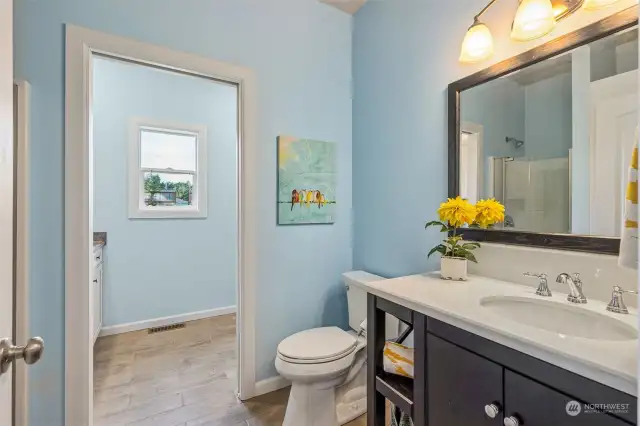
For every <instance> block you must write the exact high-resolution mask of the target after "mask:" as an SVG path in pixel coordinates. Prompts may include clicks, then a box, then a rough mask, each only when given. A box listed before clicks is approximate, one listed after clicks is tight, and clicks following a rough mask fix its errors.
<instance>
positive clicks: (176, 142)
mask: <svg viewBox="0 0 640 426" xmlns="http://www.w3.org/2000/svg"><path fill="white" fill-rule="evenodd" d="M66 32H67V34H66V35H67V47H66V123H65V127H66V135H65V148H66V157H65V159H66V164H65V170H66V174H65V258H66V267H65V271H66V291H65V294H66V304H65V306H66V307H65V309H66V324H65V340H66V350H65V374H66V397H65V405H66V406H65V414H66V424H87V425H91V424H110V425H111V424H115V423H117V421H116V420H117V419H115V417H113V416H114V415H116V414H117V415H119V416H120V417H122V418H121V419H120V420H123V421H124V423H133V422H135V421H143V420H144V419H138V418H136V419H132V418H131V416H133V417H136V416H138V417H139V416H140V415H142V414H146V415H145V419H148V420H145V421H152V420H153V421H156V420H157V421H160V419H155V418H154V415H155V414H162V413H167V412H170V411H171V412H172V414H171V415H179V414H180V410H181V409H182V411H183V412H185V413H186V412H192V411H193V410H205V409H206V408H205V407H208V408H210V407H211V404H198V403H197V401H198V399H197V398H199V397H201V396H202V395H203V394H205V393H206V392H203V390H204V389H202V388H200V389H198V390H194V389H195V388H197V387H198V386H196V385H198V384H200V385H205V384H206V385H209V386H210V387H211V386H215V382H216V381H218V382H219V384H222V383H223V384H224V395H225V397H226V398H229V401H231V400H234V401H236V402H237V397H239V398H240V399H241V400H245V399H249V398H251V397H253V396H254V395H255V393H256V389H255V347H254V344H255V343H254V341H255V318H254V315H255V276H254V272H253V270H254V269H255V268H249V267H248V265H254V264H255V257H254V253H253V250H252V248H253V247H255V243H254V241H253V238H255V230H254V223H255V221H254V213H253V211H255V210H254V209H250V208H248V207H250V205H251V202H252V200H256V199H257V196H256V194H255V184H254V181H255V179H254V175H253V173H254V172H255V169H256V168H255V164H256V156H255V151H256V150H255V149H252V148H253V147H254V144H255V127H254V126H255V111H254V105H255V78H254V76H253V73H252V72H251V71H250V70H247V69H244V68H241V67H236V66H232V65H229V64H224V63H220V62H217V61H213V60H209V59H206V58H201V57H196V56H193V55H189V54H185V53H181V52H176V51H172V50H169V49H165V48H161V47H158V46H152V45H148V44H145V43H140V42H136V41H133V40H129V39H125V38H121V37H116V36H112V35H107V34H102V33H99V32H95V31H91V30H87V29H83V28H78V27H73V26H67V27H66ZM156 80H157V81H156ZM169 80H171V81H169ZM206 96H208V98H207V97H206ZM182 98H184V99H182ZM225 173H226V174H225ZM248 204H249V206H248ZM221 224H222V226H221V227H219V225H221ZM94 232H95V234H94ZM94 238H95V239H96V240H99V241H101V242H100V243H97V244H95V243H94ZM218 242H222V243H223V245H225V247H224V250H223V249H222V248H221V246H216V244H217V243H218ZM217 261H222V263H224V267H223V266H222V265H218V266H216V265H217V264H216V262H217ZM203 265H204V266H205V267H207V270H203V269H202V268H203ZM223 269H224V270H223ZM229 281H231V285H229ZM87 283H89V285H87ZM223 284H224V285H226V286H227V287H230V288H231V290H229V288H227V287H225V288H224V290H223V289H222V287H221V286H222V285H223ZM236 284H237V285H236ZM222 293H224V295H225V297H224V298H222V297H220V298H219V299H220V300H217V301H215V300H214V299H215V298H216V297H218V296H221V294H222ZM196 299H197V300H196ZM234 305H235V307H234ZM235 311H237V314H234V312H235ZM175 324H185V327H182V328H180V327H167V326H171V325H175ZM158 327H160V328H169V329H170V330H169V331H163V332H160V333H152V334H150V333H149V332H148V329H150V328H154V329H155V328H158ZM100 336H102V337H100ZM96 341H97V343H96ZM94 345H95V347H94ZM94 349H95V359H94ZM216 354H217V358H216ZM172 357H173V358H172ZM103 361H104V363H103ZM94 366H96V369H95V377H94ZM154 366H155V367H154ZM170 370H171V371H170ZM94 379H95V380H94ZM198 380H199V382H198ZM94 385H95V386H94ZM111 385H112V386H111ZM94 388H95V391H96V394H95V395H96V397H95V401H94ZM178 388H180V389H178ZM107 389H108V390H107ZM209 391H210V392H209V394H210V393H211V392H214V390H211V389H209ZM214 393H215V392H214ZM176 395H179V399H178V398H177V397H176ZM107 400H108V401H110V403H108V404H107V403H104V404H103V402H104V401H107ZM178 400H179V402H178ZM187 400H189V401H190V402H191V403H190V404H188V403H187V402H186V401H187ZM94 402H95V404H94ZM101 404H102V405H101ZM178 404H179V405H178ZM186 405H191V406H190V407H188V408H184V409H183V407H184V406H186ZM154 407H157V409H159V410H161V411H162V412H159V413H151V412H152V411H153V410H154V409H156V408H154ZM129 408H131V410H129ZM105 410H106V411H105ZM149 410H151V411H149ZM116 411H117V412H118V413H120V414H118V413H115V412H116ZM141 413H142V414H141ZM149 413H151V414H149ZM199 414H200V416H199V417H206V415H207V413H202V412H199ZM110 416H111V417H110ZM127 416H129V417H127ZM120 417H118V418H120ZM98 419H100V420H98ZM94 420H95V421H94ZM187 420H190V419H187ZM185 421H186V420H185ZM178 423H180V422H178Z"/></svg>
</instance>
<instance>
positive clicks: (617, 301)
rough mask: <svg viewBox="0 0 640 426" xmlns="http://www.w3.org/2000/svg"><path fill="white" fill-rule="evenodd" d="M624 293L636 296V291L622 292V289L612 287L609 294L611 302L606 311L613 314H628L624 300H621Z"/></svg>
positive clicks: (615, 286)
mask: <svg viewBox="0 0 640 426" xmlns="http://www.w3.org/2000/svg"><path fill="white" fill-rule="evenodd" d="M624 293H631V294H638V292H637V291H632V290H623V289H622V287H619V286H617V285H614V286H613V292H612V293H611V301H610V302H609V304H608V305H607V311H609V312H614V313H616V314H628V313H629V309H627V305H625V303H624V299H623V298H622V295H623V294H624Z"/></svg>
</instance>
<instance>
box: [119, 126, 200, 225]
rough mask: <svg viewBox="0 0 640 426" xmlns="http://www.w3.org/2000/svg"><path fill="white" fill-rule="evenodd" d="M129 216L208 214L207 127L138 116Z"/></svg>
mask: <svg viewBox="0 0 640 426" xmlns="http://www.w3.org/2000/svg"><path fill="white" fill-rule="evenodd" d="M129 155H130V159H129V217H130V218H163V219H170V218H203V217H206V216H207V191H206V184H207V174H206V164H207V161H206V130H205V128H204V127H193V126H176V125H163V124H162V123H151V122H149V121H143V120H134V122H133V125H132V135H131V146H130V153H129Z"/></svg>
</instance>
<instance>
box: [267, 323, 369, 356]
mask: <svg viewBox="0 0 640 426" xmlns="http://www.w3.org/2000/svg"><path fill="white" fill-rule="evenodd" d="M356 343H357V340H356V339H355V338H354V337H353V336H352V335H350V334H349V333H347V332H346V331H344V330H341V329H340V328H338V327H320V328H313V329H311V330H305V331H301V332H299V333H296V334H293V335H291V336H289V337H287V338H286V339H284V340H283V341H282V342H280V344H279V345H278V352H279V353H280V354H281V355H284V356H285V357H287V358H290V359H296V360H303V361H314V360H315V361H322V360H327V359H331V360H335V359H339V358H341V357H343V356H346V355H348V354H349V353H351V352H353V350H354V349H355V347H356Z"/></svg>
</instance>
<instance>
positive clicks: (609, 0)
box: [583, 0, 618, 10]
mask: <svg viewBox="0 0 640 426" xmlns="http://www.w3.org/2000/svg"><path fill="white" fill-rule="evenodd" d="M617 1H618V0H585V2H584V6H583V7H584V8H585V9H586V10H598V9H604V8H605V7H609V6H611V5H612V4H614V3H616V2H617Z"/></svg>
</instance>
